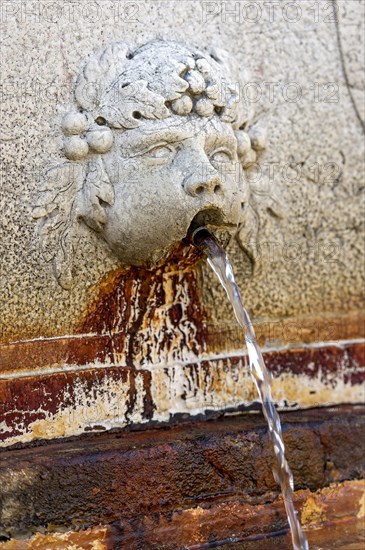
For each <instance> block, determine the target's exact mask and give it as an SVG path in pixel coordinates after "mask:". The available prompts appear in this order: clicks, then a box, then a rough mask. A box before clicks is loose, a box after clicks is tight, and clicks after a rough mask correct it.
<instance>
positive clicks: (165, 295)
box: [77, 263, 207, 368]
mask: <svg viewBox="0 0 365 550" xmlns="http://www.w3.org/2000/svg"><path fill="white" fill-rule="evenodd" d="M183 267H184V268H182V266H181V265H180V266H179V265H176V264H175V263H169V264H167V265H165V266H164V267H161V268H159V269H155V270H153V271H149V270H142V269H137V268H131V269H130V270H128V271H127V272H125V271H118V272H115V273H114V274H113V275H109V276H108V278H107V280H105V281H104V282H103V283H102V284H101V285H100V287H99V293H98V296H97V298H96V299H95V301H94V303H93V304H92V305H91V306H90V307H89V311H88V313H87V314H86V315H85V318H84V319H83V321H82V322H81V323H80V324H79V326H78V328H77V332H80V333H90V332H91V333H97V334H108V335H109V336H110V340H111V347H112V350H113V351H112V355H113V362H118V363H120V362H122V363H123V360H124V362H125V364H126V366H128V367H131V368H134V367H136V368H140V367H143V366H145V365H147V364H156V363H158V362H160V363H161V362H164V361H165V363H168V362H170V361H171V360H184V359H185V360H186V358H187V357H189V355H190V356H192V355H193V356H195V357H197V356H198V354H199V352H201V351H202V350H203V349H205V343H206V339H207V338H206V330H205V327H206V322H205V315H204V311H203V308H202V305H201V303H200V296H199V291H198V284H197V271H196V267H195V266H194V265H188V266H183ZM122 358H123V359H122Z"/></svg>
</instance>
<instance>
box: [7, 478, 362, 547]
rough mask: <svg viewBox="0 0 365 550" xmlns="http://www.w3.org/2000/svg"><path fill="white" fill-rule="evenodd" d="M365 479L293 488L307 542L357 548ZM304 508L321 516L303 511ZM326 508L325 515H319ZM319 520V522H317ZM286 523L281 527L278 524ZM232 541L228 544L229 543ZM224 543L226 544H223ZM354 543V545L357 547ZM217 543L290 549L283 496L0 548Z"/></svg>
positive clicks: (124, 522)
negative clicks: (360, 501) (272, 499)
mask: <svg viewBox="0 0 365 550" xmlns="http://www.w3.org/2000/svg"><path fill="white" fill-rule="evenodd" d="M364 491H365V482H364V481H362V480H360V481H345V482H344V483H339V484H335V485H332V486H331V487H329V488H325V489H320V490H318V491H315V492H312V493H311V492H310V491H308V490H301V491H296V492H295V493H294V497H293V498H294V503H295V506H296V509H297V510H299V513H300V515H301V520H302V523H303V525H304V530H305V531H306V534H307V537H308V541H309V545H310V547H311V548H312V546H313V547H317V546H318V544H320V545H321V547H322V548H333V547H334V546H333V544H335V545H336V548H338V549H339V550H350V549H351V550H360V548H362V542H363V540H364V536H363V527H364V523H363V521H362V520H361V518H360V519H359V512H358V507H359V504H358V502H359V500H361V499H362V498H363V494H364ZM308 508H310V509H311V510H312V509H315V510H316V511H318V510H319V511H321V515H320V516H318V515H316V514H315V515H313V514H310V515H308V514H307V510H308ZM323 511H325V515H323ZM318 520H319V521H318ZM282 525H284V528H283V529H280V527H281V526H282ZM229 540H230V541H231V542H232V541H233V540H234V541H236V543H235V544H232V545H231V544H229V543H227V541H229ZM225 542H226V543H227V544H225ZM356 543H357V546H356ZM200 544H203V545H204V548H207V547H208V548H209V547H213V548H215V547H217V546H219V548H222V549H223V548H224V549H225V550H228V548H230V549H232V550H235V549H237V550H269V549H271V548H280V549H281V550H291V549H292V545H291V541H290V534H289V532H288V529H287V528H285V517H284V510H283V506H282V503H281V500H280V499H278V500H276V501H274V502H272V501H271V500H270V502H267V503H262V504H257V505H252V504H250V503H248V502H244V501H243V500H242V499H240V500H233V501H227V502H219V503H214V502H213V503H211V504H210V505H209V506H206V505H203V506H201V505H197V506H196V507H194V508H188V509H184V510H176V511H174V512H172V513H169V514H166V513H165V514H164V513H162V514H155V515H146V516H144V517H136V518H130V519H124V520H122V521H120V522H116V523H114V524H110V525H104V526H101V527H94V528H91V529H87V530H80V531H70V530H68V531H66V532H64V533H57V532H56V533H51V532H49V533H48V534H42V533H37V534H35V535H34V536H33V537H31V538H30V539H27V540H23V541H20V540H15V539H13V540H10V541H8V542H3V543H0V549H1V550H53V549H54V550H81V549H87V550H117V549H120V548H128V549H129V550H137V549H138V550H140V549H141V548H150V549H151V550H152V549H155V550H158V549H159V550H161V549H162V548H163V549H165V550H168V549H170V550H177V549H180V548H187V547H189V548H194V549H195V550H198V548H199V547H200Z"/></svg>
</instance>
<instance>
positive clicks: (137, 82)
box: [33, 40, 273, 288]
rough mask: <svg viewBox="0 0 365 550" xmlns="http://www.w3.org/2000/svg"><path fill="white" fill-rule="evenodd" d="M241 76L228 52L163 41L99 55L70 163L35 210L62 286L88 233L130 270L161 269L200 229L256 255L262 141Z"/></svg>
mask: <svg viewBox="0 0 365 550" xmlns="http://www.w3.org/2000/svg"><path fill="white" fill-rule="evenodd" d="M242 76H243V75H242V71H241V69H240V67H239V66H238V64H237V63H235V62H234V60H232V59H231V57H230V56H229V55H228V54H226V53H225V52H223V51H219V52H218V51H216V50H210V51H207V52H201V51H199V50H196V49H195V48H189V47H187V46H183V45H181V44H177V43H175V42H167V41H162V40H158V41H152V42H149V43H147V44H145V45H144V46H141V47H138V48H136V49H134V50H133V49H131V47H130V46H128V45H126V44H123V43H113V44H110V45H109V46H107V47H106V48H104V49H103V50H101V51H100V52H98V53H97V54H95V55H94V56H91V58H90V59H89V60H88V61H87V63H86V65H85V66H84V68H83V69H82V71H81V72H80V74H79V77H78V79H77V81H76V85H75V101H76V108H75V110H74V111H72V112H69V113H66V115H65V116H64V118H63V121H62V130H63V133H64V145H63V152H64V155H65V156H66V157H67V159H69V162H66V163H64V164H62V165H60V166H57V167H56V168H52V169H51V170H49V171H48V172H47V173H46V174H45V177H44V181H43V184H42V188H41V189H40V192H39V195H38V200H37V204H36V207H35V208H34V211H33V216H34V217H35V218H37V219H38V220H39V223H38V232H39V235H40V236H41V245H42V251H43V254H44V257H45V259H46V260H47V261H52V263H53V267H54V270H55V274H56V277H57V279H58V281H59V283H60V284H61V285H62V286H63V287H64V288H70V286H71V283H72V262H73V254H74V250H75V249H76V248H77V244H78V239H79V233H80V225H81V224H86V225H87V226H88V227H89V228H91V229H92V230H94V231H95V232H96V233H97V234H98V235H99V236H100V237H101V238H102V239H104V240H105V241H106V242H107V243H108V245H109V248H110V250H111V251H112V253H113V254H114V255H116V256H117V257H118V258H119V259H120V261H121V263H122V264H123V265H126V266H129V265H135V266H142V265H143V266H147V267H152V266H153V265H156V264H159V263H160V262H161V261H162V260H164V259H165V258H166V257H167V256H168V255H169V253H170V252H171V251H172V250H173V248H174V247H175V246H176V245H177V244H178V243H179V242H180V241H181V240H182V239H184V238H185V237H186V235H187V233H188V230H189V228H195V227H198V226H201V225H206V226H208V228H209V229H210V230H212V231H213V232H214V233H215V234H216V235H217V237H218V239H219V240H220V241H221V243H222V244H226V243H227V242H228V241H229V239H230V237H231V236H233V235H235V234H236V236H237V240H238V242H239V243H240V245H241V247H242V248H243V250H245V252H246V254H247V255H248V256H250V249H251V248H252V244H253V243H254V241H255V235H256V229H257V225H258V224H257V216H256V211H255V208H254V200H253V194H252V193H251V190H250V188H249V185H248V183H247V180H246V178H245V176H244V171H243V168H246V167H247V166H249V165H251V164H252V163H254V162H255V159H256V152H257V151H260V150H261V149H263V148H264V140H265V132H263V131H262V128H261V129H260V124H259V123H257V121H256V122H255V124H253V123H252V118H251V116H252V113H250V108H249V106H248V105H247V104H246V103H245V101H244V99H245V98H244V97H242V85H243V80H242ZM270 208H271V210H273V207H272V205H270ZM249 240H250V242H249Z"/></svg>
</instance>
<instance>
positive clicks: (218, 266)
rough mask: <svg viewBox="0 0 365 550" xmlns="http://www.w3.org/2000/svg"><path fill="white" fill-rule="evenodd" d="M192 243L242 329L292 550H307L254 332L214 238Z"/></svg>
mask: <svg viewBox="0 0 365 550" xmlns="http://www.w3.org/2000/svg"><path fill="white" fill-rule="evenodd" d="M194 235H195V236H194V237H193V241H194V244H195V245H196V246H198V247H199V248H201V249H202V250H203V251H204V253H205V254H206V256H207V259H208V263H209V265H210V266H211V268H212V269H213V271H214V272H215V274H216V275H217V277H218V279H219V281H220V282H221V284H222V286H223V288H224V289H225V291H226V293H227V296H228V298H229V300H230V302H231V304H232V307H233V310H234V313H235V315H236V318H237V321H238V323H239V325H240V326H241V327H242V328H243V329H244V334H245V340H246V346H247V351H248V356H249V362H250V371H251V376H252V379H253V381H254V383H255V385H256V388H257V391H258V394H259V396H260V400H261V404H262V410H263V413H264V416H265V418H266V421H267V424H268V427H269V436H270V440H271V443H272V445H273V448H274V453H275V457H276V468H275V469H274V471H273V473H274V477H275V481H276V482H277V483H279V484H280V487H281V492H282V495H283V499H284V504H285V510H286V514H287V517H288V522H289V526H290V530H291V536H292V542H293V548H294V550H309V546H308V542H307V540H306V537H305V535H304V533H303V531H302V527H301V525H300V522H299V520H298V518H297V515H296V512H295V508H294V504H293V489H294V483H293V474H292V472H291V470H290V466H289V464H288V462H287V460H286V458H285V447H284V440H283V434H282V430H281V424H280V418H279V415H278V413H277V411H276V409H275V407H274V404H273V401H272V396H271V385H270V374H269V372H268V370H267V368H266V366H265V362H264V358H263V357H262V353H261V350H260V348H259V346H258V344H257V342H256V336H255V331H254V329H253V326H252V323H251V321H250V318H249V316H248V313H247V311H246V309H245V307H244V305H243V303H242V300H241V296H240V292H239V289H238V286H237V284H236V282H235V280H234V275H233V271H232V266H231V264H230V262H229V259H228V257H227V255H226V253H225V251H224V250H223V248H221V247H220V246H219V244H218V243H217V241H216V240H215V239H214V237H213V236H212V235H211V234H210V233H209V232H208V231H207V230H206V229H204V228H200V229H198V230H197V231H195V232H194Z"/></svg>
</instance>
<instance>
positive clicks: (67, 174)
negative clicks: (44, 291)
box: [33, 163, 83, 289]
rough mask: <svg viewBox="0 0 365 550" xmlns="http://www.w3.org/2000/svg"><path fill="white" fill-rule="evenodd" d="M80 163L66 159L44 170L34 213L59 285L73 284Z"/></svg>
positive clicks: (80, 179) (65, 286) (43, 245)
mask: <svg viewBox="0 0 365 550" xmlns="http://www.w3.org/2000/svg"><path fill="white" fill-rule="evenodd" d="M82 180H83V174H82V166H80V165H73V164H71V163H65V164H63V165H58V166H55V167H53V168H51V169H50V170H48V171H47V172H46V174H45V177H44V180H43V183H42V188H41V190H40V192H39V194H38V197H37V201H36V205H35V206H34V209H33V217H34V218H35V219H38V227H37V230H38V234H39V236H40V239H41V250H42V254H43V256H44V259H45V260H46V261H47V262H52V263H53V268H54V270H55V274H56V277H57V280H58V281H59V283H60V285H61V286H62V287H63V288H65V289H69V288H70V287H71V284H72V256H73V246H74V243H75V241H76V240H78V237H79V232H78V207H77V201H78V193H79V191H80V189H81V187H82Z"/></svg>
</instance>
